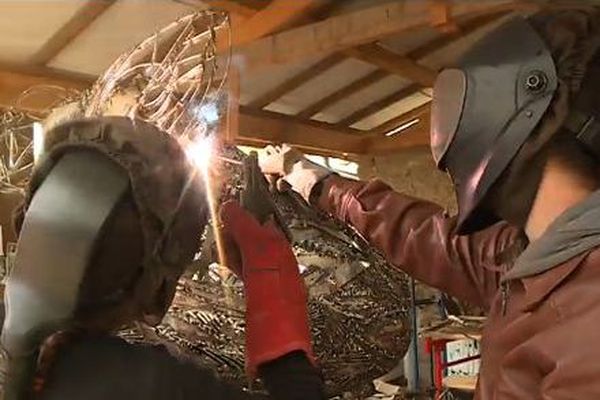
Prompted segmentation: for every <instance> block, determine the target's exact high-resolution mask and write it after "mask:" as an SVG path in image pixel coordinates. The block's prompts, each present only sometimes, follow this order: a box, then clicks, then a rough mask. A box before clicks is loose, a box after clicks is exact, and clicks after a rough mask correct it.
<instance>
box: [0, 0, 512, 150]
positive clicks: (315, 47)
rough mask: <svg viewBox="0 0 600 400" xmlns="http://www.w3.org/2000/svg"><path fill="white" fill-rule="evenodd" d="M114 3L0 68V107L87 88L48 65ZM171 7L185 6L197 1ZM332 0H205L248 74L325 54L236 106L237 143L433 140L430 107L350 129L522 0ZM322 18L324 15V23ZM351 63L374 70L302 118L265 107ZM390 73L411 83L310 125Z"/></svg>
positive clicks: (394, 144) (428, 79) (415, 85)
mask: <svg viewBox="0 0 600 400" xmlns="http://www.w3.org/2000/svg"><path fill="white" fill-rule="evenodd" d="M117 1H119V0H86V4H85V5H84V6H82V7H81V8H80V10H79V12H77V13H76V15H74V16H73V18H71V19H70V20H69V21H68V22H67V23H66V24H65V25H64V26H63V27H62V28H61V29H59V30H58V31H57V32H56V33H55V34H54V35H53V36H52V37H51V38H50V39H49V40H48V41H47V43H46V44H45V45H44V46H43V47H42V48H41V49H40V50H39V51H38V52H37V53H36V54H34V55H33V56H32V57H31V59H30V63H29V65H28V66H22V67H24V68H20V67H19V66H7V67H6V68H4V67H2V66H1V65H0V105H3V106H14V105H15V103H14V101H15V99H16V98H18V96H19V94H20V93H22V92H23V91H24V90H26V89H27V88H28V87H31V86H33V85H36V84H40V83H44V84H54V85H59V86H62V87H65V88H73V89H82V88H86V87H89V85H90V80H89V79H84V78H82V77H81V76H77V75H76V74H61V73H60V71H59V72H57V71H53V70H52V69H50V68H48V67H47V65H48V63H50V62H51V61H52V60H53V59H54V57H56V56H57V55H58V54H59V53H60V52H61V50H63V49H64V48H65V47H66V46H68V45H69V44H70V43H71V42H72V41H73V40H74V39H76V38H77V36H78V35H80V34H81V33H82V32H83V31H84V30H85V29H87V27H89V26H90V24H92V23H93V22H94V21H95V20H96V19H97V18H98V17H99V16H101V15H102V13H103V12H105V11H106V10H108V9H109V8H110V7H111V6H112V5H113V4H114V3H116V2H117ZM173 1H178V2H181V3H187V4H193V3H194V2H197V0H173ZM335 1H336V0H294V1H293V2H290V1H289V0H271V1H270V2H269V1H268V0H251V1H246V0H244V1H240V0H238V1H236V0H203V3H205V4H209V5H211V6H213V7H215V8H221V9H224V10H227V11H229V12H230V13H232V24H233V41H232V42H233V45H234V49H233V51H234V54H235V57H238V59H242V60H243V61H244V66H245V70H244V73H246V74H248V73H251V72H252V71H258V70H259V69H260V68H263V67H266V66H269V65H273V64H286V63H290V62H296V61H301V60H303V59H307V58H311V57H313V58H314V57H320V58H321V60H320V61H318V62H317V63H316V64H314V65H312V66H311V67H309V68H306V69H305V70H303V71H301V72H299V73H297V74H296V75H294V76H292V77H290V78H289V79H287V80H286V81H285V82H283V83H281V84H279V85H277V86H276V87H274V88H271V89H270V90H268V91H266V92H265V93H263V94H261V95H260V96H258V97H257V98H256V99H254V100H252V101H250V103H249V104H246V105H244V106H240V107H239V116H238V119H237V124H236V125H237V126H238V129H239V132H238V134H237V136H236V137H237V140H238V141H239V142H240V143H244V144H255V145H262V144H265V143H272V142H289V143H292V144H295V145H298V146H300V147H302V148H304V149H306V150H308V151H312V152H315V153H319V154H334V155H342V156H343V155H348V154H359V153H365V152H370V153H388V152H393V151H397V150H399V149H402V148H405V147H410V146H418V145H426V144H428V134H427V132H428V126H429V104H424V105H421V106H419V107H417V108H416V109H414V110H411V111H409V112H408V113H406V114H404V115H399V116H397V117H394V118H392V119H391V120H389V121H386V122H385V123H383V124H380V125H379V126H377V127H374V128H372V129H371V130H368V131H361V130H358V129H353V128H352V126H353V125H355V124H356V123H358V122H360V121H362V120H364V119H365V118H368V117H370V116H372V115H375V114H377V113H378V112H381V111H382V110H384V109H386V108H387V107H389V106H391V105H393V104H395V103H397V102H399V101H402V100H403V99H405V98H407V97H409V96H412V95H414V94H415V93H418V92H420V91H423V90H424V89H427V88H430V87H431V86H432V85H433V82H434V81H435V76H436V74H437V71H435V70H431V69H430V68H428V67H426V66H425V65H424V64H422V63H421V61H422V60H423V59H425V58H426V57H428V56H429V55H431V54H433V53H435V52H437V51H439V50H440V49H443V48H445V47H446V46H448V45H450V44H452V43H453V42H455V41H457V40H459V39H461V38H462V37H463V36H465V35H468V34H470V33H472V32H474V31H475V30H478V29H480V28H482V27H484V26H486V25H488V24H490V23H492V22H494V21H496V20H498V19H499V18H501V17H503V16H504V15H506V14H508V13H509V12H511V11H513V10H514V9H515V4H517V3H515V2H514V1H506V0H490V1H487V2H473V1H471V0H453V1H449V0H426V1H425V0H424V1H410V0H404V1H400V0H398V1H393V2H388V3H384V4H383V5H378V6H374V7H372V8H368V9H365V10H360V11H359V12H350V13H345V14H340V15H335V16H331V17H325V16H324V14H329V13H332V12H334V11H335V8H336V6H335ZM518 4H522V2H519V3H518ZM233 17H235V18H233ZM320 18H324V19H321V20H318V19H320ZM424 26H431V27H434V28H436V29H438V30H439V31H441V32H443V35H441V36H439V37H438V38H436V39H434V40H432V41H431V42H429V43H426V44H425V45H423V46H420V47H418V48H416V49H413V50H411V51H409V52H408V53H406V54H398V53H396V52H394V51H392V50H390V49H388V48H385V47H384V46H383V45H381V44H380V43H379V41H380V40H383V39H385V38H386V37H389V36H391V35H396V36H398V35H410V34H411V31H413V30H414V29H417V28H421V27H424ZM282 43H285V45H282ZM348 58H352V59H357V60H360V61H362V62H365V63H368V64H371V65H373V66H374V67H375V69H374V70H373V71H372V72H369V73H367V74H365V75H364V76H362V77H359V78H357V79H356V80H354V81H352V82H349V83H348V84H347V85H346V86H344V87H342V88H340V89H338V90H336V91H334V92H333V93H330V94H328V95H326V96H324V97H323V98H320V99H316V100H315V101H314V102H313V103H312V104H308V105H306V106H304V108H303V109H300V110H299V111H298V112H297V113H296V115H284V114H280V113H275V112H272V111H266V110H265V108H266V107H268V106H269V105H271V104H273V103H276V102H277V101H278V100H280V99H281V98H282V97H284V96H285V95H287V94H289V93H291V92H292V91H294V90H296V89H298V88H300V87H301V86H303V85H305V84H306V83H307V82H309V81H311V80H313V79H315V78H317V77H318V76H320V75H321V74H323V73H325V72H327V71H329V70H331V69H332V68H335V67H336V66H338V65H340V64H341V63H342V62H344V61H345V60H346V59H348ZM391 75H396V76H399V77H401V78H402V79H403V80H405V81H407V82H408V84H407V85H406V86H405V87H404V88H402V89H400V90H398V91H396V92H394V93H392V94H390V95H388V96H384V97H383V98H380V99H378V100H375V101H373V102H370V103H367V104H364V105H363V106H362V107H360V108H359V109H358V110H355V111H353V112H351V113H350V114H349V115H347V116H345V117H343V118H341V119H340V120H339V121H335V122H333V123H324V122H318V121H315V120H313V119H312V117H314V116H315V115H317V114H319V113H321V112H324V111H326V110H327V109H328V108H330V107H332V106H334V105H336V104H337V103H338V102H340V101H342V100H344V99H346V98H347V97H349V96H352V95H355V94H356V93H359V92H360V91H362V90H365V89H366V88H368V87H369V86H371V85H374V84H377V83H379V82H381V81H382V80H383V79H385V78H387V77H389V76H391ZM28 108H30V109H31V110H33V111H35V108H36V105H35V104H34V105H29V106H28ZM415 121H417V122H415ZM407 123H409V125H410V126H409V127H408V128H406V130H404V131H401V132H396V133H394V134H393V135H389V134H390V132H393V131H394V130H395V129H397V128H398V127H402V126H403V125H404V124H407ZM407 126H408V125H407ZM386 135H388V136H386Z"/></svg>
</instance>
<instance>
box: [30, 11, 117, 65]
mask: <svg viewBox="0 0 600 400" xmlns="http://www.w3.org/2000/svg"><path fill="white" fill-rule="evenodd" d="M115 3H116V0H86V2H85V4H84V5H83V6H81V8H80V9H79V11H77V12H76V13H75V14H74V15H73V16H72V17H71V18H70V19H69V21H67V23H65V24H64V25H63V26H62V27H61V28H60V29H59V30H58V31H56V32H55V33H54V35H52V37H50V39H48V41H47V42H46V43H45V44H44V45H43V46H42V48H41V49H40V50H39V51H38V52H37V53H35V54H34V55H33V56H32V57H31V58H30V60H29V62H30V63H32V64H35V65H46V64H47V63H48V62H50V61H51V60H52V59H54V57H56V56H57V55H58V54H59V53H60V52H61V51H62V50H63V49H64V48H66V47H67V46H68V45H69V44H70V43H71V42H72V41H73V40H75V38H76V37H77V36H79V34H81V32H83V31H84V30H86V29H87V28H88V27H89V26H90V25H91V24H92V23H93V22H94V21H95V20H96V19H97V18H98V17H100V15H102V14H103V13H104V12H106V10H108V9H109V8H110V6H112V5H113V4H115Z"/></svg>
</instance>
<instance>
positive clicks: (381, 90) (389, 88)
mask: <svg viewBox="0 0 600 400" xmlns="http://www.w3.org/2000/svg"><path fill="white" fill-rule="evenodd" d="M409 84H410V82H409V81H407V80H406V79H402V78H401V77H399V76H397V75H390V76H389V77H387V78H384V79H382V80H381V81H379V82H377V83H375V84H373V85H371V86H369V87H367V88H365V89H363V90H361V91H358V92H357V93H355V94H353V95H352V96H349V97H347V98H346V99H344V100H342V101H339V102H338V103H336V104H334V105H332V106H330V107H328V108H327V109H325V110H323V111H321V112H320V113H318V114H316V115H315V116H314V117H313V119H315V120H318V121H324V122H330V123H335V122H338V121H340V120H341V119H343V118H344V117H347V116H348V115H350V114H352V113H353V112H355V111H357V110H360V109H362V108H363V107H365V106H367V105H369V104H371V103H374V102H376V101H377V100H381V99H383V98H384V97H386V96H389V95H391V94H392V93H394V92H397V91H398V90H401V89H402V88H404V87H406V86H408V85H409Z"/></svg>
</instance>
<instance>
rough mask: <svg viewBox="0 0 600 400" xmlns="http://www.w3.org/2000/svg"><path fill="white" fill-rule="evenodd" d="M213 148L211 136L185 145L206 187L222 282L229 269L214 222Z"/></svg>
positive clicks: (215, 220)
mask: <svg viewBox="0 0 600 400" xmlns="http://www.w3.org/2000/svg"><path fill="white" fill-rule="evenodd" d="M214 150H215V146H214V141H213V139H212V138H211V137H204V138H201V139H198V140H196V141H194V142H191V143H189V144H188V145H187V146H186V150H185V152H186V154H187V156H188V158H189V160H190V161H191V162H192V163H193V164H194V165H195V166H196V168H198V170H199V172H200V173H201V174H202V177H203V178H204V184H205V185H206V186H205V189H206V201H207V203H208V209H209V211H210V220H211V223H212V225H213V232H214V235H215V242H216V245H217V254H218V257H219V263H218V264H219V265H221V266H222V267H221V269H220V276H221V279H222V281H223V282H225V281H226V277H227V276H228V275H229V270H228V269H227V267H226V259H227V258H226V256H225V246H224V244H223V237H222V234H221V230H220V228H219V224H218V223H216V222H217V221H218V220H219V212H218V206H217V201H218V199H217V192H218V191H217V190H215V187H214V182H213V181H212V178H213V176H212V174H211V173H210V171H209V170H210V167H211V160H212V159H213V158H217V159H218V157H215V155H214V154H213V152H214Z"/></svg>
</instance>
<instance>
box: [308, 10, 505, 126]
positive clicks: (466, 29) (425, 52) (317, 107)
mask: <svg viewBox="0 0 600 400" xmlns="http://www.w3.org/2000/svg"><path fill="white" fill-rule="evenodd" d="M509 12H510V11H506V10H503V11H500V12H495V13H492V14H489V15H483V16H478V17H475V18H471V19H469V20H467V21H466V22H464V23H462V24H461V25H460V31H459V32H457V33H452V34H448V35H444V36H440V37H439V38H437V39H434V40H432V41H430V42H428V43H427V44H425V45H423V46H420V47H418V48H416V49H414V50H412V51H410V52H409V53H407V54H405V55H404V57H406V58H408V59H411V60H420V59H422V58H425V57H427V56H429V55H430V54H432V53H434V52H436V51H438V50H440V49H442V48H444V47H446V46H448V45H450V44H452V43H453V42H455V41H457V40H459V39H461V38H462V37H463V36H465V35H469V34H471V33H472V32H474V31H476V30H478V29H480V28H483V27H484V26H486V25H488V24H490V23H492V22H494V21H497V20H498V19H500V18H501V17H503V16H505V15H507V14H508V13H509ZM387 76H389V72H388V71H384V70H382V69H378V70H376V71H374V72H372V73H370V74H368V75H366V76H365V77H363V78H361V79H358V80H357V81H355V82H353V83H351V84H349V85H348V86H346V87H343V88H341V89H339V90H338V91H336V92H334V93H332V94H330V95H329V96H326V97H325V98H323V99H321V100H319V101H318V102H316V103H314V104H312V105H310V106H308V107H307V108H306V109H304V110H302V111H301V112H300V113H299V114H298V115H297V116H298V117H299V118H310V117H312V116H313V115H315V114H317V113H318V112H319V111H322V110H325V109H326V108H328V107H330V106H332V105H333V104H335V103H337V102H338V101H340V100H343V99H345V98H347V97H349V96H351V95H353V94H355V93H357V92H359V91H360V90H363V89H365V88H366V87H368V86H370V85H372V84H375V83H377V82H379V81H381V80H382V79H384V78H385V77H387Z"/></svg>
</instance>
